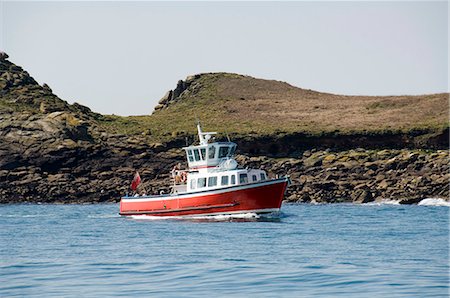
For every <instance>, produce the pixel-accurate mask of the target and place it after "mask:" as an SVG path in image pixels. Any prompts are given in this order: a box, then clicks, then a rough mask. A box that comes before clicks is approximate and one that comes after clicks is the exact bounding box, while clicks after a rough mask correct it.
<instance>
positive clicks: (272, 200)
mask: <svg viewBox="0 0 450 298" xmlns="http://www.w3.org/2000/svg"><path fill="white" fill-rule="evenodd" d="M197 130H198V138H199V144H198V145H191V146H188V147H184V148H183V149H184V151H185V153H186V159H187V164H188V169H187V170H181V169H180V170H179V169H174V170H172V179H173V184H172V186H171V191H170V193H167V194H158V195H137V194H135V195H128V194H127V195H126V196H124V197H122V198H121V199H120V215H123V216H136V215H147V216H162V217H167V216H180V217H189V216H199V215H200V216H210V215H233V214H241V213H256V214H262V213H274V212H275V213H276V212H279V211H280V208H281V203H282V201H283V198H284V194H285V191H286V188H287V186H288V184H289V183H290V180H289V177H288V176H284V177H275V178H269V177H268V175H267V173H266V172H265V171H264V170H261V169H249V168H242V167H240V166H239V165H238V163H237V161H236V160H235V159H234V153H235V150H236V147H237V145H236V144H235V143H233V142H231V141H230V140H229V139H228V142H216V141H215V140H214V138H213V135H215V134H217V133H216V132H203V131H202V128H201V125H200V123H198V124H197ZM210 141H213V142H210Z"/></svg>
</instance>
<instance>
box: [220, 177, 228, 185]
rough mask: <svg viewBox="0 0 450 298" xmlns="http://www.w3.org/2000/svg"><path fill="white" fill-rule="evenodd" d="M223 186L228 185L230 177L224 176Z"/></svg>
mask: <svg viewBox="0 0 450 298" xmlns="http://www.w3.org/2000/svg"><path fill="white" fill-rule="evenodd" d="M221 185H228V176H222V181H221Z"/></svg>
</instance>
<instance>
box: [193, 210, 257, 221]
mask: <svg viewBox="0 0 450 298" xmlns="http://www.w3.org/2000/svg"><path fill="white" fill-rule="evenodd" d="M189 218H192V219H211V220H230V219H233V218H238V219H252V218H260V216H259V215H258V214H256V213H253V212H249V213H236V214H217V215H203V216H202V215H199V216H192V217H189Z"/></svg>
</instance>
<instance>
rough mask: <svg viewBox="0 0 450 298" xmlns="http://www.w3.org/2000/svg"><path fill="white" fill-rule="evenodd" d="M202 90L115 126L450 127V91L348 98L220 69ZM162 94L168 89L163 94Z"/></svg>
mask: <svg viewBox="0 0 450 298" xmlns="http://www.w3.org/2000/svg"><path fill="white" fill-rule="evenodd" d="M198 83H199V84H201V88H200V91H199V92H197V93H195V94H192V93H191V94H189V95H188V96H182V97H181V98H180V99H179V100H178V101H177V102H175V103H172V104H170V105H169V107H168V108H166V109H164V110H161V111H157V112H155V113H154V114H153V115H151V116H139V117H120V118H121V119H120V121H119V119H116V120H118V121H111V123H110V126H109V128H110V129H115V130H117V131H121V130H122V129H124V128H126V132H127V133H139V132H142V131H144V130H145V131H149V132H151V134H152V135H154V136H164V135H165V136H168V135H173V134H174V133H175V134H176V133H177V132H189V133H194V132H195V126H194V123H195V119H196V117H197V118H199V119H200V120H201V121H202V122H203V123H204V125H205V127H206V129H208V130H217V131H221V132H225V131H227V132H228V133H232V134H248V133H258V134H272V133H277V132H287V133H290V132H306V133H311V134H320V133H323V132H331V131H336V130H338V131H340V132H341V133H352V132H380V131H386V130H389V131H408V130H411V129H417V128H419V129H442V128H444V127H448V125H449V114H448V113H449V111H448V107H449V94H448V93H442V94H431V95H419V96H344V95H334V94H328V93H321V92H316V91H311V90H305V89H301V88H297V87H294V86H291V85H289V84H287V83H284V82H279V81H273V80H263V79H255V78H252V77H248V76H241V75H236V74H225V73H215V74H206V75H202V76H201V77H200V78H199V79H198ZM161 93H162V94H163V93H164V92H161Z"/></svg>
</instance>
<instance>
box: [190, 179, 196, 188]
mask: <svg viewBox="0 0 450 298" xmlns="http://www.w3.org/2000/svg"><path fill="white" fill-rule="evenodd" d="M196 181H197V180H195V179H191V189H195V187H196V186H197V183H195V182H196Z"/></svg>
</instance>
